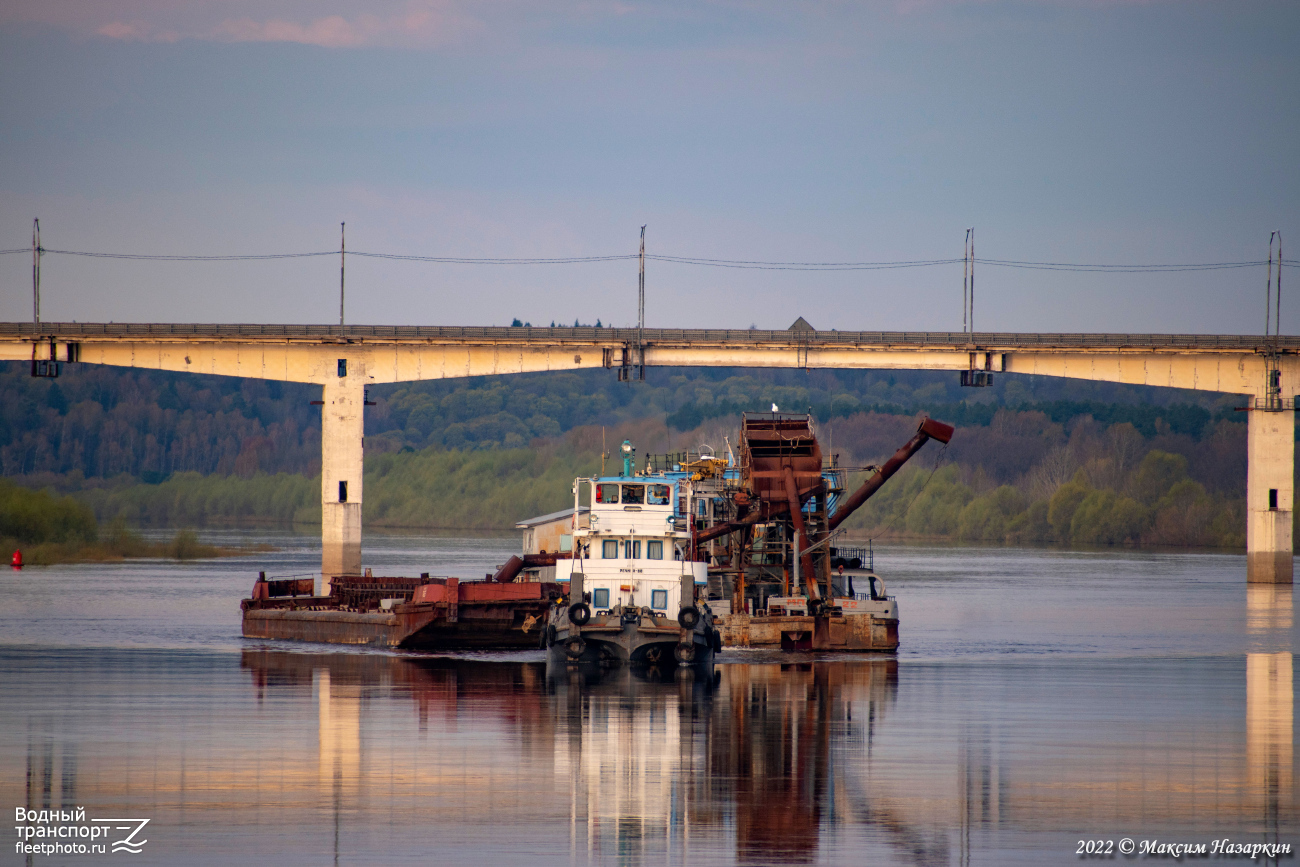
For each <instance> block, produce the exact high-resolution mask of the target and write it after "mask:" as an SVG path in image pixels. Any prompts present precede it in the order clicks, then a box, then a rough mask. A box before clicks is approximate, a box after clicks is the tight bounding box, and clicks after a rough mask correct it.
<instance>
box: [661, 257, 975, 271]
mask: <svg viewBox="0 0 1300 867" xmlns="http://www.w3.org/2000/svg"><path fill="white" fill-rule="evenodd" d="M646 258H647V259H655V260H658V261H660V262H674V263H676V264H678V265H705V266H708V267H710V268H745V269H753V270H759V271H882V270H888V269H891V268H927V267H930V266H932V265H953V264H956V263H957V262H960V261H962V260H961V259H919V260H914V261H902V262H763V261H758V260H746V259H703V258H699V257H695V256H665V255H658V254H656V255H650V254H646Z"/></svg>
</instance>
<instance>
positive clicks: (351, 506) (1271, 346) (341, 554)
mask: <svg viewBox="0 0 1300 867" xmlns="http://www.w3.org/2000/svg"><path fill="white" fill-rule="evenodd" d="M0 360H9V361H31V362H32V364H33V371H34V372H35V371H37V370H38V368H40V369H42V370H43V369H45V368H44V367H41V365H42V364H45V365H48V363H49V362H55V363H64V362H73V363H76V362H80V363H83V364H107V365H116V366H122V367H139V368H149V369H154V370H170V371H178V372H188V373H207V374H217V375H223V376H243V377H252V378H257V379H273V380H282V381H288V382H308V383H314V384H317V385H320V386H321V387H322V392H323V393H322V401H323V406H322V413H321V504H322V506H321V521H322V524H321V541H322V560H321V571H322V581H323V582H324V583H326V584H327V583H328V582H329V581H330V580H331V579H332V578H333V577H334V576H338V575H345V574H357V573H359V572H360V570H361V503H362V452H363V439H362V436H363V432H364V419H363V412H364V406H365V389H366V387H367V386H370V385H377V384H381V383H393V382H409V381H413V380H423V379H448V378H459V377H469V376H486V375H491V374H507V373H531V372H540V371H561V370H583V369H589V368H607V369H611V370H612V371H615V372H617V375H618V376H620V378H626V379H636V378H638V377H639V376H643V374H644V370H645V368H646V367H773V368H805V369H814V368H860V369H862V368H866V369H893V370H951V371H966V373H965V374H963V377H964V378H966V379H969V380H970V381H971V382H976V383H978V382H981V381H985V380H986V379H987V378H988V377H990V376H992V375H996V374H1001V373H1024V374H1037V375H1040V376H1059V377H1068V378H1072V379H1090V380H1099V381H1106V382H1117V383H1127V384H1130V385H1151V386H1163V387H1170V388H1187V389H1198V390H1203V391H1216V392H1226V393H1230V394H1240V395H1243V396H1245V400H1243V404H1244V405H1245V406H1247V407H1249V409H1250V412H1248V413H1247V416H1248V449H1249V455H1248V461H1249V464H1248V467H1249V468H1248V470H1247V483H1246V499H1247V527H1246V549H1247V571H1246V575H1247V579H1246V580H1247V581H1248V582H1251V583H1278V584H1290V583H1292V562H1293V557H1292V511H1293V509H1294V500H1295V493H1294V489H1293V478H1294V467H1295V398H1294V395H1296V394H1297V393H1300V337H1293V336H1282V337H1250V336H1240V335H1208V334H1185V335H1183V334H1002V333H984V332H977V333H965V332H860V331H816V330H814V329H812V328H810V327H806V324H805V323H804V322H803V320H800V321H799V322H797V323H796V324H795V327H792V328H791V329H789V330H785V331H763V330H756V329H749V330H723V329H661V328H647V329H635V328H586V327H575V328H497V327H482V328H478V327H457V326H421V325H410V326H404V325H395V326H381V325H349V326H329V325H248V324H245V325H186V324H166V323H162V324H158V323H154V324H148V323H40V324H39V325H37V324H33V323H0Z"/></svg>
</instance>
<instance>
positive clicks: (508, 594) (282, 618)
mask: <svg viewBox="0 0 1300 867" xmlns="http://www.w3.org/2000/svg"><path fill="white" fill-rule="evenodd" d="M519 565H520V566H522V565H523V564H522V562H521V563H520V564H519ZM516 571H517V570H516ZM560 593H561V588H560V587H559V585H557V584H553V583H549V582H541V581H528V582H510V581H509V579H506V580H505V581H501V580H498V581H466V582H462V581H460V580H459V579H456V578H430V577H429V576H428V575H427V574H425V575H421V576H420V577H418V578H409V577H388V576H372V575H349V576H345V577H342V578H339V579H336V580H335V581H334V582H333V584H332V586H331V593H330V594H329V595H328V596H314V595H312V579H310V578H307V579H300V578H288V579H276V578H271V579H268V578H267V577H266V573H265V572H263V573H261V575H259V577H258V579H257V581H256V582H255V583H254V585H253V593H252V595H251V596H250V597H249V598H248V599H245V600H243V602H242V603H241V605H240V607H241V608H242V609H243V633H244V636H245V637H246V638H269V639H288V640H295V641H315V642H323V643H326V644H355V645H369V646H374V647H391V648H403V649H408V650H449V649H512V648H530V647H536V646H537V645H538V642H539V640H540V637H541V635H542V633H543V630H544V629H545V626H546V613H547V610H548V609H549V608H550V605H551V600H552V598H553V597H557V596H559V595H560Z"/></svg>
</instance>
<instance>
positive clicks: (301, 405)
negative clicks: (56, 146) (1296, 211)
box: [0, 362, 1239, 484]
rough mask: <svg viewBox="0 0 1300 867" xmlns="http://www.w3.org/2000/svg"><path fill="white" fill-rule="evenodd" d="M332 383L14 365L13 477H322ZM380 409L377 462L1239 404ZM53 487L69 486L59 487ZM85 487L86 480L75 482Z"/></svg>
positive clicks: (1182, 421) (526, 379)
mask: <svg viewBox="0 0 1300 867" xmlns="http://www.w3.org/2000/svg"><path fill="white" fill-rule="evenodd" d="M319 396H320V393H319V388H317V387H313V386H307V385H298V384H293V383H278V382H266V381H263V380H254V379H237V378H232V377H219V376H203V375H194V374H173V373H165V372H158V371H144V370H130V369H118V368H106V367H98V366H96V365H89V364H72V365H66V366H65V368H64V375H63V376H61V377H59V378H58V379H55V380H45V379H33V378H32V377H30V376H29V375H28V366H27V365H26V364H22V363H16V362H5V363H0V401H3V406H4V407H5V411H4V412H3V413H0V472H3V474H4V475H5V476H7V477H10V478H14V477H27V478H28V479H29V480H30V481H31V482H33V483H36V484H50V483H54V484H63V483H66V482H67V478H66V477H75V476H83V477H87V478H113V477H116V476H120V475H126V476H130V477H132V478H135V479H138V480H141V481H145V482H150V483H157V482H160V481H162V480H164V479H167V478H169V477H171V476H172V475H173V474H175V473H186V472H196V473H201V474H205V475H207V474H218V475H223V476H224V475H234V476H240V477H242V478H251V477H252V476H253V475H255V474H257V473H266V474H272V475H273V474H275V473H296V474H300V475H307V476H310V475H314V474H315V473H316V472H318V470H319V461H320V409H319V408H318V407H314V406H311V404H310V402H311V401H312V400H313V399H317V398H319ZM371 398H372V399H373V400H375V401H376V404H377V405H376V406H374V407H372V408H371V409H370V410H368V411H367V414H366V436H367V440H366V449H367V453H368V454H371V455H375V454H382V453H385V452H394V451H401V450H403V449H411V450H420V449H424V448H428V447H431V446H432V447H437V448H443V449H453V450H484V449H486V450H492V449H500V448H524V447H527V446H529V445H530V444H531V443H532V442H533V441H534V440H537V439H544V440H545V439H552V438H554V437H558V436H560V435H562V434H565V433H568V432H569V431H571V430H573V429H574V428H576V427H580V426H583V425H617V424H621V423H624V422H628V421H632V420H636V419H657V420H660V421H662V422H664V423H666V424H667V425H668V426H669V427H670V428H671V429H673V430H675V431H682V432H685V431H691V430H694V429H695V428H697V427H699V426H700V425H702V424H705V423H707V422H709V421H712V420H718V421H725V420H726V419H729V418H734V417H735V416H737V415H738V414H739V413H740V412H741V411H744V410H767V409H768V408H770V407H771V405H772V404H774V403H775V404H777V405H778V406H780V407H781V408H782V409H785V410H788V411H797V412H803V411H811V412H812V413H813V414H814V415H815V416H816V417H817V418H818V419H819V420H821V421H823V422H828V421H832V420H834V419H837V418H846V417H849V416H851V415H855V414H858V413H863V412H877V413H885V414H893V415H905V416H907V415H911V414H913V413H915V412H917V411H918V410H925V411H928V412H930V413H931V414H933V415H935V416H937V417H942V418H947V419H949V420H951V421H952V422H954V423H957V424H962V425H970V426H988V425H989V424H990V423H991V422H992V420H993V418H994V414H995V413H996V412H997V410H999V409H1002V408H1008V407H1011V408H1018V409H1024V410H1035V411H1041V412H1044V413H1045V414H1046V415H1047V416H1048V417H1049V418H1050V419H1051V420H1052V421H1053V422H1056V423H1058V424H1064V423H1067V422H1069V420H1070V419H1072V418H1074V417H1076V416H1078V415H1082V414H1090V415H1091V416H1092V417H1093V418H1094V419H1096V420H1098V421H1100V422H1103V423H1116V422H1124V421H1126V422H1130V423H1132V424H1133V425H1134V426H1135V428H1137V429H1138V430H1139V432H1141V433H1142V434H1143V435H1144V436H1148V437H1149V436H1154V435H1156V433H1157V431H1158V430H1169V431H1173V432H1174V433H1177V434H1186V435H1189V436H1192V437H1198V436H1200V435H1201V433H1202V432H1203V431H1204V430H1205V428H1206V426H1207V424H1209V423H1210V422H1211V421H1213V420H1216V419H1230V418H1231V417H1232V413H1231V411H1230V407H1231V406H1233V405H1235V404H1236V403H1237V402H1238V401H1239V399H1237V398H1234V397H1233V396H1231V395H1217V394H1207V393H1196V392H1178V391H1174V390H1170V389H1152V388H1136V387H1131V386H1115V385H1109V384H1106V383H1088V382H1072V381H1068V380H1056V379H1050V378H1046V377H1013V376H999V377H997V378H996V386H995V387H994V388H987V389H962V388H959V387H958V385H957V381H956V376H955V374H952V373H943V372H888V371H826V370H815V371H800V370H737V369H725V368H722V369H694V368H663V369H651V370H650V371H648V381H647V382H644V383H634V384H627V383H619V382H617V381H616V380H615V377H614V376H613V374H612V372H610V371H605V370H596V371H583V372H579V373H552V374H527V375H520V376H496V377H477V378H474V379H453V380H443V381H431V382H419V383H403V384H398V385H386V386H378V387H375V388H374V389H372V390H371ZM53 476H60V477H65V480H64V482H58V481H56V480H54V479H53ZM72 483H73V484H75V481H74V482H72Z"/></svg>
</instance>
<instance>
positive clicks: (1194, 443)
mask: <svg viewBox="0 0 1300 867" xmlns="http://www.w3.org/2000/svg"><path fill="white" fill-rule="evenodd" d="M318 396H319V390H318V389H317V388H315V387H311V386H305V385H293V384H280V383H274V382H262V381H259V380H241V379H233V378H223V377H212V376H189V375H181V374H167V373H158V372H151V371H132V370H116V369H112V368H97V367H94V366H91V365H70V366H69V368H68V370H67V373H66V374H65V375H64V376H63V377H60V378H59V379H58V380H55V381H48V380H34V379H32V378H30V377H29V376H28V375H27V369H26V367H25V366H24V365H18V364H8V365H5V366H4V367H3V369H0V399H3V400H4V401H5V405H6V406H7V407H8V408H9V409H8V411H7V412H5V413H4V414H3V415H2V416H0V463H3V469H4V474H5V475H6V476H7V477H9V478H10V479H11V480H13V481H16V482H18V483H20V484H23V485H26V486H28V487H39V488H50V489H53V490H55V491H58V492H61V493H71V494H73V495H74V496H76V497H77V499H79V500H80V501H81V502H83V503H85V504H87V505H89V506H91V507H92V508H93V509H94V511H95V513H96V515H97V516H98V518H99V519H100V520H101V521H103V520H112V519H115V518H121V519H125V520H127V521H129V522H131V523H137V524H154V525H176V526H179V525H197V524H204V523H224V522H239V523H248V522H258V521H261V522H317V521H319V520H320V503H319V481H317V480H315V479H314V478H313V477H316V478H318V476H317V473H318V471H319V460H320V453H319V449H320V446H319V442H320V431H319V418H320V416H319V413H320V410H319V409H318V408H317V407H313V406H311V405H310V401H311V400H312V399H314V398H316V397H318ZM371 397H372V398H374V399H375V400H376V403H377V405H376V406H374V407H372V408H371V409H370V410H369V411H368V412H367V418H366V477H365V520H366V522H367V523H368V524H370V525H371V526H409V527H461V528H509V527H511V526H512V525H513V524H514V522H515V521H517V520H519V519H521V518H525V517H529V516H531V515H535V514H539V513H543V512H547V511H552V510H555V509H559V508H563V507H564V506H565V505H567V504H568V503H569V502H571V496H572V495H571V493H570V491H569V488H570V484H571V482H572V479H573V477H574V476H576V475H578V474H588V473H591V472H594V471H595V470H596V469H597V468H598V467H599V460H600V452H601V442H602V426H604V427H605V428H607V430H606V431H605V437H604V439H605V442H606V444H607V446H608V448H609V449H610V450H611V451H612V450H614V448H615V447H616V445H617V443H619V442H621V441H622V439H623V438H624V437H627V438H630V439H632V440H633V441H634V442H635V443H636V445H637V446H638V449H639V452H640V453H641V454H646V453H647V452H653V451H667V450H673V449H680V448H684V447H689V446H695V445H698V444H701V443H707V444H709V445H712V446H713V447H714V448H716V449H718V450H719V451H721V450H722V449H723V448H724V447H725V442H726V441H727V439H729V440H730V442H732V443H735V434H736V428H737V427H738V424H739V414H740V413H741V412H743V411H746V410H761V411H765V410H768V409H769V408H770V407H771V405H772V404H777V405H778V406H780V407H781V409H783V410H786V411H811V412H812V413H813V416H814V418H815V422H816V425H817V428H818V434H819V437H820V438H821V441H822V444H823V448H824V450H825V451H827V452H832V451H833V452H835V453H837V454H838V455H839V456H840V461H841V464H843V465H846V466H858V467H862V466H865V465H867V464H871V463H878V462H880V461H881V460H883V459H884V458H885V457H887V456H888V455H889V454H891V453H892V452H893V451H894V449H896V448H897V447H898V446H899V445H900V444H901V443H902V442H904V441H905V440H906V439H907V438H908V437H910V436H911V433H912V432H913V431H914V430H915V426H916V421H915V417H916V415H917V414H918V413H919V412H928V413H929V414H931V415H933V416H935V417H936V418H940V419H943V420H945V421H948V422H950V423H952V424H955V425H956V426H957V434H956V436H955V437H954V438H953V442H952V444H951V445H950V446H949V447H948V448H946V449H939V448H936V447H935V446H934V445H933V444H932V445H931V446H929V447H927V449H926V451H925V452H924V453H923V454H922V455H921V456H920V457H919V458H918V459H917V460H916V461H914V462H913V465H912V466H910V467H908V468H907V469H906V470H905V471H904V472H903V473H902V474H900V476H899V478H898V479H897V480H895V481H894V482H892V483H891V484H890V485H889V486H888V487H887V488H886V489H885V491H883V492H882V493H881V494H880V496H878V497H877V498H876V499H875V500H873V501H872V502H871V503H870V504H869V505H868V507H867V508H865V509H864V510H863V511H862V513H861V514H860V515H858V516H855V518H854V519H853V520H852V522H851V523H850V525H851V526H852V527H855V528H857V529H858V530H860V531H865V532H870V533H873V534H875V535H878V536H879V535H905V536H911V537H929V538H953V539H956V538H960V539H972V540H974V539H978V540H987V541H1022V542H1028V541H1036V542H1037V541H1055V542H1061V543H1088V544H1139V543H1142V544H1185V545H1217V546H1228V547H1233V546H1239V545H1240V544H1242V538H1241V536H1242V528H1243V527H1244V493H1245V477H1246V449H1245V424H1244V419H1243V417H1242V416H1241V414H1240V413H1235V412H1233V411H1232V407H1233V406H1235V405H1236V404H1238V403H1239V402H1240V398H1237V397H1235V396H1232V395H1214V394H1201V393H1193V392H1177V391H1172V390H1167V389H1163V390H1162V389H1150V388H1136V387H1128V386H1114V385H1108V384H1104V383H1076V382H1070V381H1063V380H1053V379H1048V378H1042V377H1011V376H999V377H998V378H997V385H996V387H994V388H987V389H961V388H959V387H958V386H957V383H956V377H955V376H953V375H951V374H948V373H897V372H893V373H891V372H879V371H788V370H779V371H773V370H729V369H718V370H708V369H701V370H696V369H684V368H683V369H663V370H652V371H650V372H649V381H648V382H646V383H635V384H626V383H618V382H617V381H615V378H614V377H613V376H612V375H611V374H610V372H609V371H603V370H602V371H586V372H582V373H556V374H530V375H523V376H499V377H480V378H476V379H466V380H446V381H435V382H421V383H409V384H399V385H390V386H384V387H377V388H375V389H372V391H371ZM936 460H940V461H941V463H940V464H938V465H936V464H935V463H934V462H935V461H936ZM1062 492H1064V493H1062Z"/></svg>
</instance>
